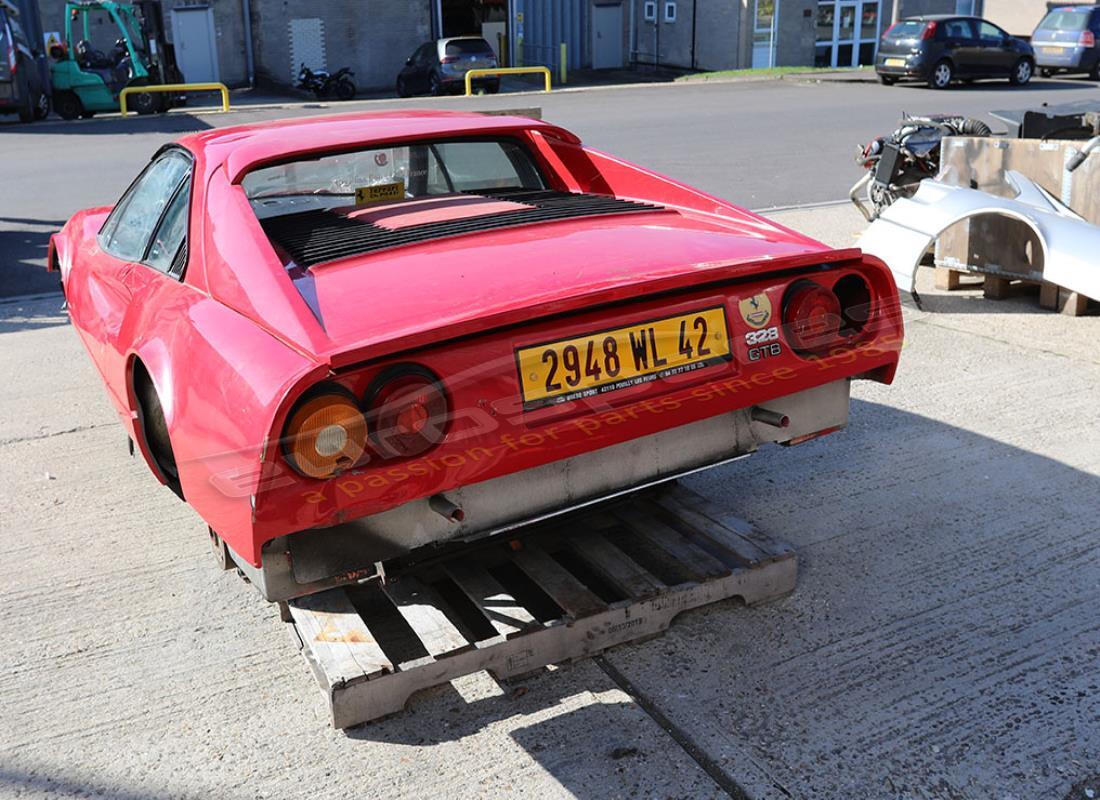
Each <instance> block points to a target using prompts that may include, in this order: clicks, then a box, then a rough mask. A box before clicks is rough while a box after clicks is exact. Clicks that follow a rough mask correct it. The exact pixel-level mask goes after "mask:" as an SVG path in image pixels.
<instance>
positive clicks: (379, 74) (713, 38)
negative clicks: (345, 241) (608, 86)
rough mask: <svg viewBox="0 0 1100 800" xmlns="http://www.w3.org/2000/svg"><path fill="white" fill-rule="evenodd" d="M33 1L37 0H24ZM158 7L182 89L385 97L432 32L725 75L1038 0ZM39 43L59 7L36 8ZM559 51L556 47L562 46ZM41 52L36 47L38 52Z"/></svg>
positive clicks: (258, 2) (575, 61)
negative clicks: (911, 26)
mask: <svg viewBox="0 0 1100 800" xmlns="http://www.w3.org/2000/svg"><path fill="white" fill-rule="evenodd" d="M22 2H23V4H24V5H28V4H29V5H33V2H34V0H22ZM896 2H897V3H898V5H897V6H895V0H323V1H320V2H319V1H318V0H214V1H212V2H196V1H195V0H163V3H162V6H163V9H164V17H165V20H166V27H167V33H168V37H169V39H170V41H171V42H172V43H173V45H174V46H175V50H176V57H177V59H178V61H179V63H180V68H181V71H182V72H183V74H184V77H185V78H186V79H187V80H189V81H211V80H213V81H221V82H223V83H226V84H228V85H230V86H244V85H250V84H255V83H257V82H258V83H259V84H261V85H274V86H279V85H284V86H285V85H288V84H290V83H292V82H293V80H294V78H295V76H296V75H297V71H298V67H299V65H300V64H303V63H304V64H306V65H307V66H309V67H311V68H314V69H316V68H329V69H337V68H339V67H343V66H347V67H350V68H351V69H352V70H353V71H354V72H355V75H356V78H355V79H356V82H357V83H358V85H359V86H360V87H361V88H363V89H378V88H388V87H390V86H392V85H393V82H394V79H395V77H396V75H397V73H398V71H399V70H400V68H401V65H402V64H403V63H404V61H405V59H406V58H408V56H409V55H410V54H411V53H412V52H413V51H414V50H415V49H416V48H417V47H418V46H419V45H420V44H422V43H423V42H425V41H428V40H429V39H433V38H437V37H440V36H456V35H467V34H474V35H481V36H483V37H484V38H485V39H487V40H488V41H489V42H490V44H492V45H493V47H494V48H495V49H496V50H497V53H498V56H499V57H500V60H501V62H502V63H505V64H513V65H516V64H525V65H530V64H544V65H546V66H549V67H551V68H552V69H553V70H554V72H555V73H556V72H557V71H558V68H559V66H560V64H561V61H562V54H563V53H564V54H565V56H564V57H565V61H566V65H567V67H568V68H569V69H570V70H576V69H582V68H588V69H621V68H630V67H636V68H640V69H654V68H667V69H682V70H722V69H746V68H752V67H768V66H826V67H827V66H833V67H849V66H858V65H861V64H870V63H872V62H873V60H874V55H875V51H876V47H877V43H878V40H879V38H880V37H881V35H882V33H883V32H884V31H885V30H886V28H887V27H888V26H889V25H890V23H891V21H892V20H893V19H895V18H897V17H899V16H910V15H915V14H926V13H959V14H976V15H984V16H986V17H987V18H989V19H991V20H992V21H993V22H996V23H997V24H999V25H1001V26H1002V27H1004V28H1006V29H1007V30H1008V31H1009V32H1010V33H1013V34H1022V35H1027V34H1030V32H1031V30H1032V28H1033V27H1034V26H1035V24H1036V23H1037V22H1038V21H1039V20H1040V19H1041V18H1042V16H1043V14H1044V13H1046V10H1047V6H1048V3H1046V2H1044V0H896ZM38 6H39V9H40V12H41V21H42V29H43V35H47V36H48V34H49V32H51V31H54V32H58V31H61V30H63V17H64V6H65V0H38ZM563 45H564V48H563ZM44 49H45V48H44Z"/></svg>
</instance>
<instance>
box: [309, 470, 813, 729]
mask: <svg viewBox="0 0 1100 800" xmlns="http://www.w3.org/2000/svg"><path fill="white" fill-rule="evenodd" d="M796 573H797V559H796V558H795V554H794V552H793V551H792V550H791V548H790V547H788V546H786V545H783V544H780V543H778V542H776V541H774V540H772V539H770V538H768V537H766V536H763V535H761V534H760V533H758V532H757V531H756V530H755V529H754V528H753V527H752V526H751V525H750V524H749V523H747V522H745V521H744V520H741V519H738V518H737V517H735V516H733V515H732V514H730V513H728V512H726V511H725V510H724V509H722V508H719V507H717V506H715V505H714V504H712V503H710V502H709V501H707V500H705V499H704V498H702V497H700V496H699V495H697V494H695V493H694V492H691V491H690V490H687V489H684V488H683V487H680V486H671V487H666V488H664V489H662V490H660V491H657V492H652V493H647V494H645V495H640V496H635V497H633V498H631V499H629V500H626V501H619V502H617V503H615V504H612V505H608V506H602V507H599V508H597V509H595V510H590V511H588V512H586V513H584V514H580V515H577V516H573V517H567V518H563V519H562V520H559V521H557V522H556V523H554V524H553V525H549V526H541V527H539V528H537V529H536V528H532V529H529V530H525V531H522V532H517V534H516V535H515V536H514V537H512V538H509V539H508V540H507V541H492V542H489V543H486V544H481V545H478V546H472V545H471V546H467V547H466V548H464V549H462V550H460V551H458V552H456V553H451V554H449V555H445V556H443V557H440V558H437V559H433V560H427V561H422V562H420V563H411V564H405V565H398V566H396V567H390V568H388V569H387V577H386V583H385V585H384V586H383V585H380V584H378V583H374V584H371V585H368V586H360V587H353V588H340V589H332V590H329V591H326V592H321V593H319V594H315V595H311V596H309V597H305V598H301V599H299V600H293V601H291V602H290V604H289V616H290V618H291V619H292V621H293V627H294V631H295V633H296V636H297V640H298V642H299V644H300V646H301V649H302V652H303V654H304V655H305V657H306V660H307V661H308V662H309V664H310V666H311V668H312V669H313V672H314V674H315V675H316V677H317V680H318V682H319V683H320V685H321V688H322V689H323V690H324V692H325V694H326V696H327V697H328V701H329V706H330V709H331V712H332V724H333V726H334V727H336V728H347V727H350V726H352V725H358V724H360V723H363V722H368V721H370V720H374V719H378V718H379V717H383V716H386V715H388V714H393V713H395V712H398V711H401V710H402V709H403V708H404V707H405V704H406V702H407V701H408V699H409V697H410V696H411V695H412V694H413V693H414V692H416V691H419V690H421V689H426V688H428V687H431V686H436V685H439V684H441V683H444V682H446V681H449V680H451V679H453V678H457V677H460V676H462V675H468V674H470V673H473V672H477V671H479V670H489V671H490V672H491V673H492V674H493V675H495V676H496V677H497V678H507V677H512V676H515V675H520V674H523V673H526V672H531V671H533V670H536V669H539V668H541V667H544V666H546V665H548V664H554V663H559V662H563V661H569V660H573V659H578V658H584V657H587V656H591V655H595V654H597V653H599V652H601V651H603V650H606V649H607V648H609V647H614V646H615V645H618V644H623V643H624V642H630V641H636V640H638V639H642V638H645V637H650V636H653V635H656V634H658V633H660V632H661V631H663V630H665V629H666V628H668V626H669V625H670V624H671V622H672V620H673V618H674V617H675V616H676V615H677V614H679V613H680V612H682V611H686V610H688V609H691V608H697V607H699V606H703V605H707V604H709V603H714V602H717V601H719V600H725V599H728V598H731V597H740V598H742V599H743V600H744V602H745V603H747V604H749V605H751V604H753V603H758V602H761V601H764V600H770V599H772V598H775V597H779V596H781V595H783V594H786V593H788V592H790V591H792V590H793V589H794V585H795V576H796Z"/></svg>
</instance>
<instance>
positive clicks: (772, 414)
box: [749, 406, 791, 428]
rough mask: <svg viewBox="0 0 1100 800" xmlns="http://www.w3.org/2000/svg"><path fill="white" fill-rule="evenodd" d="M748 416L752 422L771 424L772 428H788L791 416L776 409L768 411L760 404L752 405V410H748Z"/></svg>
mask: <svg viewBox="0 0 1100 800" xmlns="http://www.w3.org/2000/svg"><path fill="white" fill-rule="evenodd" d="M749 416H750V417H751V418H752V421H753V422H760V423H762V424H764V425H771V426H772V427H773V428H789V427H790V426H791V418H790V417H788V416H787V415H786V414H780V413H779V412H778V411H769V410H768V409H766V408H761V407H760V406H753V407H752V411H750V412H749Z"/></svg>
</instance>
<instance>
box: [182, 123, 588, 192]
mask: <svg viewBox="0 0 1100 800" xmlns="http://www.w3.org/2000/svg"><path fill="white" fill-rule="evenodd" d="M528 130H538V131H542V132H543V133H549V134H551V135H552V136H554V137H556V138H558V139H563V140H565V141H568V142H574V143H579V142H580V139H579V138H578V137H577V136H576V135H574V134H572V133H570V132H569V131H567V130H565V129H564V128H559V127H558V126H557V125H553V124H551V123H549V122H543V121H542V120H537V119H532V118H530V117H520V116H508V115H489V114H478V113H473V112H460V111H429V110H425V109H418V110H410V111H368V112H360V113H353V114H338V115H333V116H324V117H302V118H298V119H281V120H274V121H271V122H259V123H253V124H251V125H237V126H234V127H231V128H215V129H212V130H207V131H200V132H198V133H192V134H189V135H187V136H184V137H182V138H181V139H179V140H178V142H177V143H178V144H180V145H182V146H183V147H186V148H187V149H188V150H190V151H191V152H193V153H195V154H196V155H197V156H200V157H201V158H202V159H203V161H204V162H205V164H206V172H207V173H210V172H213V171H214V170H215V169H217V168H218V167H220V166H222V165H225V167H226V171H227V175H228V178H229V180H230V182H232V183H236V182H238V181H239V180H240V179H241V178H242V177H243V176H244V175H245V173H247V172H249V171H251V170H252V169H255V168H256V167H258V166H261V165H263V164H267V163H273V162H278V161H287V160H292V159H296V158H303V157H307V156H310V155H317V154H320V153H329V152H337V151H340V150H350V149H358V148H364V147H370V146H371V145H376V144H385V143H389V142H402V141H410V140H415V139H427V138H439V137H445V136H470V135H477V134H489V135H506V134H508V133H512V134H515V133H517V132H520V131H528Z"/></svg>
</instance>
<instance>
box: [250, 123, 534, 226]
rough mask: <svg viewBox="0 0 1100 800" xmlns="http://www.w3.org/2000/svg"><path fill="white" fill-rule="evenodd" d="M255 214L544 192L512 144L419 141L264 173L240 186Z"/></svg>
mask: <svg viewBox="0 0 1100 800" xmlns="http://www.w3.org/2000/svg"><path fill="white" fill-rule="evenodd" d="M241 183H242V186H243V187H244V191H245V194H246V195H247V197H248V199H249V201H250V202H251V204H252V208H253V210H254V211H255V212H256V216H257V217H259V218H260V219H269V218H271V217H278V216H282V215H284V214H295V213H299V212H302V211H318V210H329V209H335V208H341V207H347V208H349V209H350V210H352V211H354V210H355V208H356V207H357V206H359V207H364V208H371V207H375V208H377V207H379V206H381V205H392V204H405V203H408V204H413V203H415V201H419V200H424V199H427V198H439V197H442V196H446V195H451V196H455V197H459V196H462V195H464V194H467V193H468V194H477V193H478V192H479V191H481V192H492V191H494V190H499V189H532V190H537V189H544V188H546V185H545V183H544V181H543V179H542V175H541V174H540V172H539V170H538V167H537V166H536V165H535V163H534V162H533V161H532V159H531V156H530V155H529V154H528V152H527V150H526V149H525V148H524V147H523V145H521V144H520V143H519V142H517V141H514V140H511V139H488V140H484V139H480V140H460V141H450V142H418V143H415V144H408V145H398V146H391V147H375V148H371V149H368V150H358V151H355V152H352V153H340V154H337V155H328V156H321V157H319V158H311V159H308V160H302V161H294V162H291V163H288V164H279V165H277V166H273V167H264V168H262V169H257V170H255V171H253V172H250V173H249V174H247V175H246V176H245V177H244V180H243V181H242V182H241Z"/></svg>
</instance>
